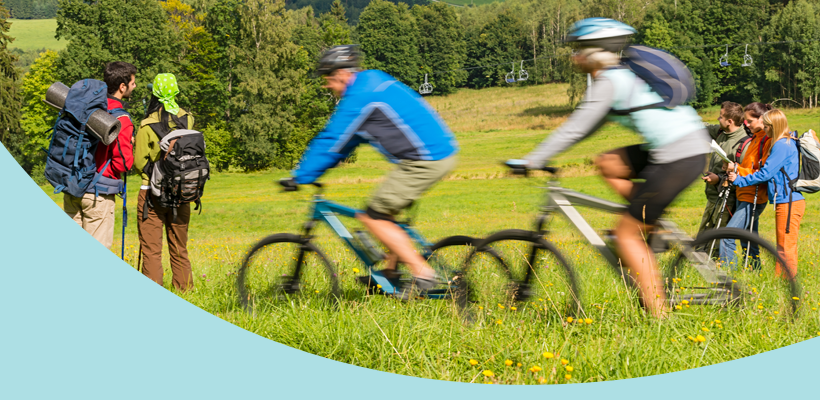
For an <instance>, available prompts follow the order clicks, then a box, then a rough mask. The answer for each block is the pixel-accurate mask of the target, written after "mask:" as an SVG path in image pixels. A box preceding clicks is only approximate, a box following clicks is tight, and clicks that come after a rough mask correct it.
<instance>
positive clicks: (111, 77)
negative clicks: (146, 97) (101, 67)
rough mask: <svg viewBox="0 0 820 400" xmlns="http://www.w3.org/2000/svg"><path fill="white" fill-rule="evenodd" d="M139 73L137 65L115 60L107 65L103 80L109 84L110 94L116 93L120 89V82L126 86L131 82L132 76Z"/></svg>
mask: <svg viewBox="0 0 820 400" xmlns="http://www.w3.org/2000/svg"><path fill="white" fill-rule="evenodd" d="M136 74H137V67H135V66H133V65H131V64H129V63H127V62H122V61H115V62H112V63H108V64H106V65H105V73H104V74H103V80H104V81H105V84H106V85H108V94H113V93H116V92H117V90H120V84H122V83H124V84H125V86H128V84H129V83H130V82H131V76H133V75H136Z"/></svg>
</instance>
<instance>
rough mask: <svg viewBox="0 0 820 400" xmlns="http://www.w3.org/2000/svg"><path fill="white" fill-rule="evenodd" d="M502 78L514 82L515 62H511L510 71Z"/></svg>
mask: <svg viewBox="0 0 820 400" xmlns="http://www.w3.org/2000/svg"><path fill="white" fill-rule="evenodd" d="M504 80H505V81H507V83H515V82H516V80H515V63H512V71H510V72H509V73H508V74H507V76H505V77H504Z"/></svg>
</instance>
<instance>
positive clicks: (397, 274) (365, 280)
mask: <svg viewBox="0 0 820 400" xmlns="http://www.w3.org/2000/svg"><path fill="white" fill-rule="evenodd" d="M373 273H374V274H379V275H381V276H384V277H385V278H387V280H389V281H390V282H391V283H393V284H394V285H398V284H399V281H400V280H401V278H402V277H403V276H404V273H402V272H401V271H397V270H395V269H381V270H378V271H373ZM356 279H358V280H359V282H360V283H361V284H362V285H365V286H368V287H374V288H375V287H376V282H375V281H373V278H371V275H362V276H358V277H356Z"/></svg>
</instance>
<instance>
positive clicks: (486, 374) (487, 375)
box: [482, 369, 493, 377]
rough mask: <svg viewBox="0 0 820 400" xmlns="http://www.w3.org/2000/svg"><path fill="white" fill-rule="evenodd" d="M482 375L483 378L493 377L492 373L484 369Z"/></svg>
mask: <svg viewBox="0 0 820 400" xmlns="http://www.w3.org/2000/svg"><path fill="white" fill-rule="evenodd" d="M482 374H484V376H486V377H491V376H493V371H490V370H489V369H485V370H484V372H482Z"/></svg>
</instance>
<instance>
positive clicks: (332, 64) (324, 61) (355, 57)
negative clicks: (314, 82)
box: [316, 44, 362, 76]
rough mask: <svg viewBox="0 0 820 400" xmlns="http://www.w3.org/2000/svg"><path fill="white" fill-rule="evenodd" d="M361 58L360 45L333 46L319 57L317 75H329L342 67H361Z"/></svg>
mask: <svg viewBox="0 0 820 400" xmlns="http://www.w3.org/2000/svg"><path fill="white" fill-rule="evenodd" d="M361 58H362V57H361V53H359V46H358V45H355V44H345V45H341V46H333V47H331V48H330V49H328V50H327V51H325V52H324V54H322V57H321V58H320V59H319V65H318V66H317V67H316V75H318V76H322V75H329V74H331V73H332V72H333V71H335V70H337V69H340V68H359V66H360V64H361Z"/></svg>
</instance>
